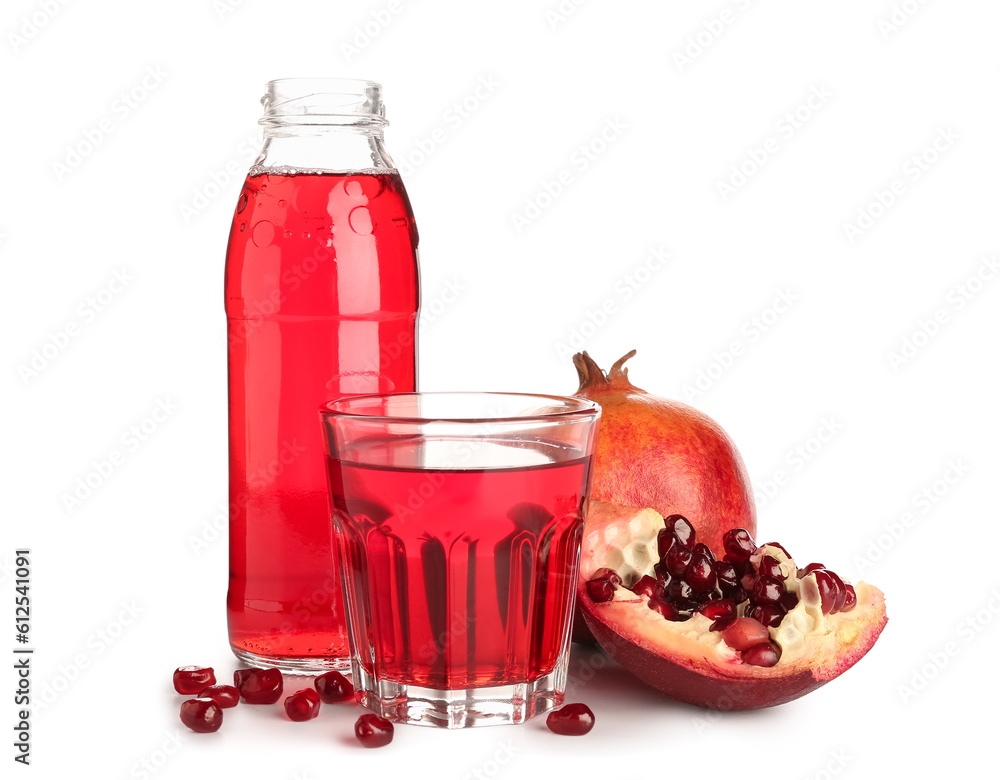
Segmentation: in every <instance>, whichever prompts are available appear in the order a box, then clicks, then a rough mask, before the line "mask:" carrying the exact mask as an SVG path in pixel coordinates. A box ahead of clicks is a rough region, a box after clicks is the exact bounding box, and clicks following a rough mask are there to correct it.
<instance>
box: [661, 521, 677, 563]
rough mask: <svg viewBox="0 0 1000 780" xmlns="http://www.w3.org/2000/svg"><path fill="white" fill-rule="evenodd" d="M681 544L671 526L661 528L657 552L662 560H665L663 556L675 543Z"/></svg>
mask: <svg viewBox="0 0 1000 780" xmlns="http://www.w3.org/2000/svg"><path fill="white" fill-rule="evenodd" d="M675 544H679V542H678V541H677V537H676V536H674V532H673V531H671V530H670V529H669V528H661V529H660V531H659V533H658V534H656V554H657V556H659V558H660V560H661V561H662V560H663V556H664V555H666V554H667V550H669V549H670V548H671V547H672V546H673V545H675Z"/></svg>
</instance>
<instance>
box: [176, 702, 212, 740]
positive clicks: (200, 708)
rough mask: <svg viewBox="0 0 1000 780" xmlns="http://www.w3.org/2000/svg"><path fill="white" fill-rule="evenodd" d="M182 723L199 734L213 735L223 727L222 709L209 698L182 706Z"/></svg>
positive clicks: (185, 703)
mask: <svg viewBox="0 0 1000 780" xmlns="http://www.w3.org/2000/svg"><path fill="white" fill-rule="evenodd" d="M181 723H183V724H184V725H185V726H187V727H188V728H189V729H191V731H195V732H197V733H199V734H211V733H212V732H213V731H218V730H219V726H221V725H222V707H220V706H219V705H218V704H216V703H215V702H214V701H213V700H212V699H209V698H208V697H205V698H201V697H199V698H197V699H188V700H187V701H186V702H184V703H183V704H181Z"/></svg>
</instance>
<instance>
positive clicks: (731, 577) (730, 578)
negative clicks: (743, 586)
mask: <svg viewBox="0 0 1000 780" xmlns="http://www.w3.org/2000/svg"><path fill="white" fill-rule="evenodd" d="M712 568H713V569H715V578H716V579H717V580H718V582H719V587H720V588H721V589H722V590H723V591H725V589H726V588H735V587H736V586H737V585H739V581H740V575H738V574H737V573H736V567H735V566H733V564H732V563H731V562H730V561H716V562H715V563H714V564H713V565H712Z"/></svg>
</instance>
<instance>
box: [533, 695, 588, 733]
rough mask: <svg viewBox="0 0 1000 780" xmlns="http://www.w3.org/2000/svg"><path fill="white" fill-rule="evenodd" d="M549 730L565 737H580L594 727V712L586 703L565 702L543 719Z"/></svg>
mask: <svg viewBox="0 0 1000 780" xmlns="http://www.w3.org/2000/svg"><path fill="white" fill-rule="evenodd" d="M545 725H546V726H548V727H549V731H551V732H554V733H555V734H562V735H564V736H567V737H580V736H583V735H584V734H586V733H587V732H589V731H590V730H591V729H592V728H594V713H593V712H591V710H590V707H588V706H587V705H586V704H580V703H575V704H567V705H566V706H565V707H563V708H562V709H558V710H554V711H553V712H550V713H549V716H548V717H547V718H546V719H545Z"/></svg>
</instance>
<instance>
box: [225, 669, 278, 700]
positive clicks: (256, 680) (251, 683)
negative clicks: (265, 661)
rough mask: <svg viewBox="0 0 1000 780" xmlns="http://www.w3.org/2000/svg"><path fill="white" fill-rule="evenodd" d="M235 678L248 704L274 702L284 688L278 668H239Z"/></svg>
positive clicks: (237, 687)
mask: <svg viewBox="0 0 1000 780" xmlns="http://www.w3.org/2000/svg"><path fill="white" fill-rule="evenodd" d="M233 679H234V681H235V682H236V689H237V690H238V691H239V692H240V695H241V696H242V697H243V700H244V701H245V702H246V703H247V704H274V703H275V702H276V701H277V700H278V699H280V698H281V692H282V689H283V688H284V682H283V680H282V677H281V672H280V671H278V670H277V669H237V670H236V672H235V674H234V675H233Z"/></svg>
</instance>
